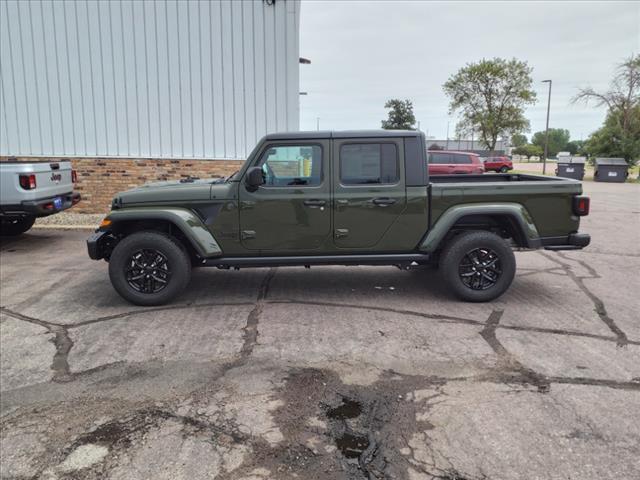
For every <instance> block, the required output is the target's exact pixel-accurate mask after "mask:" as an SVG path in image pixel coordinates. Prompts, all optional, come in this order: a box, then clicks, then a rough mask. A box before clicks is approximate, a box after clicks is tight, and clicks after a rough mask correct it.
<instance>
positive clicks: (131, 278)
mask: <svg viewBox="0 0 640 480" xmlns="http://www.w3.org/2000/svg"><path fill="white" fill-rule="evenodd" d="M125 276H126V279H127V283H128V284H129V285H130V286H131V288H133V289H134V290H135V291H137V292H140V293H158V292H160V291H161V290H163V289H164V288H165V287H166V286H167V284H168V283H169V280H170V279H171V269H170V268H169V262H168V261H167V257H165V256H164V255H163V254H162V253H161V252H159V251H158V250H154V249H143V250H139V251H137V252H135V253H134V254H133V255H131V257H130V258H129V261H128V262H127V264H126V265H125Z"/></svg>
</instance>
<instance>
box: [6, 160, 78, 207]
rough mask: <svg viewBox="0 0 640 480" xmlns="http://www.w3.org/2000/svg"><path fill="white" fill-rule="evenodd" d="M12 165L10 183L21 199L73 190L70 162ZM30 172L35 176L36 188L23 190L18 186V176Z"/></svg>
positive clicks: (53, 195) (42, 196) (46, 196)
mask: <svg viewBox="0 0 640 480" xmlns="http://www.w3.org/2000/svg"><path fill="white" fill-rule="evenodd" d="M12 166H13V167H14V168H12V170H13V172H14V174H13V177H14V178H13V179H12V180H13V181H12V183H13V184H14V186H15V190H16V191H17V192H19V197H20V199H21V200H38V199H41V198H48V197H55V196H57V195H63V194H67V193H71V192H72V191H73V182H72V180H71V162H34V163H14V164H13V165H12ZM32 174H34V175H35V176H36V188H34V189H32V190H25V189H23V188H22V187H20V183H19V176H20V175H32Z"/></svg>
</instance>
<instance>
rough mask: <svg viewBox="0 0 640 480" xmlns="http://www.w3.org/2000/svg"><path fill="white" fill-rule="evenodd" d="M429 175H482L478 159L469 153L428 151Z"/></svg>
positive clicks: (482, 171)
mask: <svg viewBox="0 0 640 480" xmlns="http://www.w3.org/2000/svg"><path fill="white" fill-rule="evenodd" d="M427 153H428V156H429V175H450V174H455V173H467V174H468V173H484V166H483V165H482V162H481V161H480V157H479V156H478V155H476V154H475V153H469V152H449V151H447V150H429V151H428V152H427Z"/></svg>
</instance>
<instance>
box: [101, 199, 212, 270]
mask: <svg viewBox="0 0 640 480" xmlns="http://www.w3.org/2000/svg"><path fill="white" fill-rule="evenodd" d="M107 220H111V222H112V224H114V225H117V224H118V223H119V222H124V221H136V220H164V221H167V222H169V223H171V224H172V225H174V226H175V227H176V228H178V229H179V230H180V231H181V232H182V233H183V234H184V236H185V237H186V238H187V239H188V240H189V242H190V243H191V245H192V246H193V248H194V249H195V251H196V252H197V253H198V255H200V256H201V257H204V258H207V257H218V256H220V255H222V249H221V248H220V245H219V244H218V242H217V241H216V239H215V238H214V236H213V235H212V234H211V232H210V231H209V229H208V228H207V227H206V226H205V225H204V223H202V221H201V220H200V218H199V217H198V216H197V215H196V214H195V213H194V212H192V211H191V210H189V209H186V208H174V207H171V208H161V207H146V208H130V209H122V210H112V211H111V213H109V215H108V216H107Z"/></svg>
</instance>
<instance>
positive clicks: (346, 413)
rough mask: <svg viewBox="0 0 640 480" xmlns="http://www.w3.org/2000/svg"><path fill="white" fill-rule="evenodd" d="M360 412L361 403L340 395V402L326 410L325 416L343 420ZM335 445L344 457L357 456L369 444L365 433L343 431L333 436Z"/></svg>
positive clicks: (358, 414)
mask: <svg viewBox="0 0 640 480" xmlns="http://www.w3.org/2000/svg"><path fill="white" fill-rule="evenodd" d="M361 414H362V403H360V402H358V401H357V400H353V399H351V398H347V397H342V403H341V404H340V405H338V406H337V407H333V408H331V409H329V410H328V411H327V418H330V419H331V420H340V421H342V422H344V424H345V427H346V421H347V420H349V419H354V418H358V417H359V416H360V415H361ZM335 442H336V446H337V447H338V449H339V450H340V451H341V452H342V455H343V456H344V457H345V458H359V457H360V455H362V452H364V451H365V450H366V449H367V447H368V446H369V439H368V438H367V436H366V435H361V434H359V433H355V432H352V431H345V432H344V433H342V434H341V435H340V436H338V437H335Z"/></svg>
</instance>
